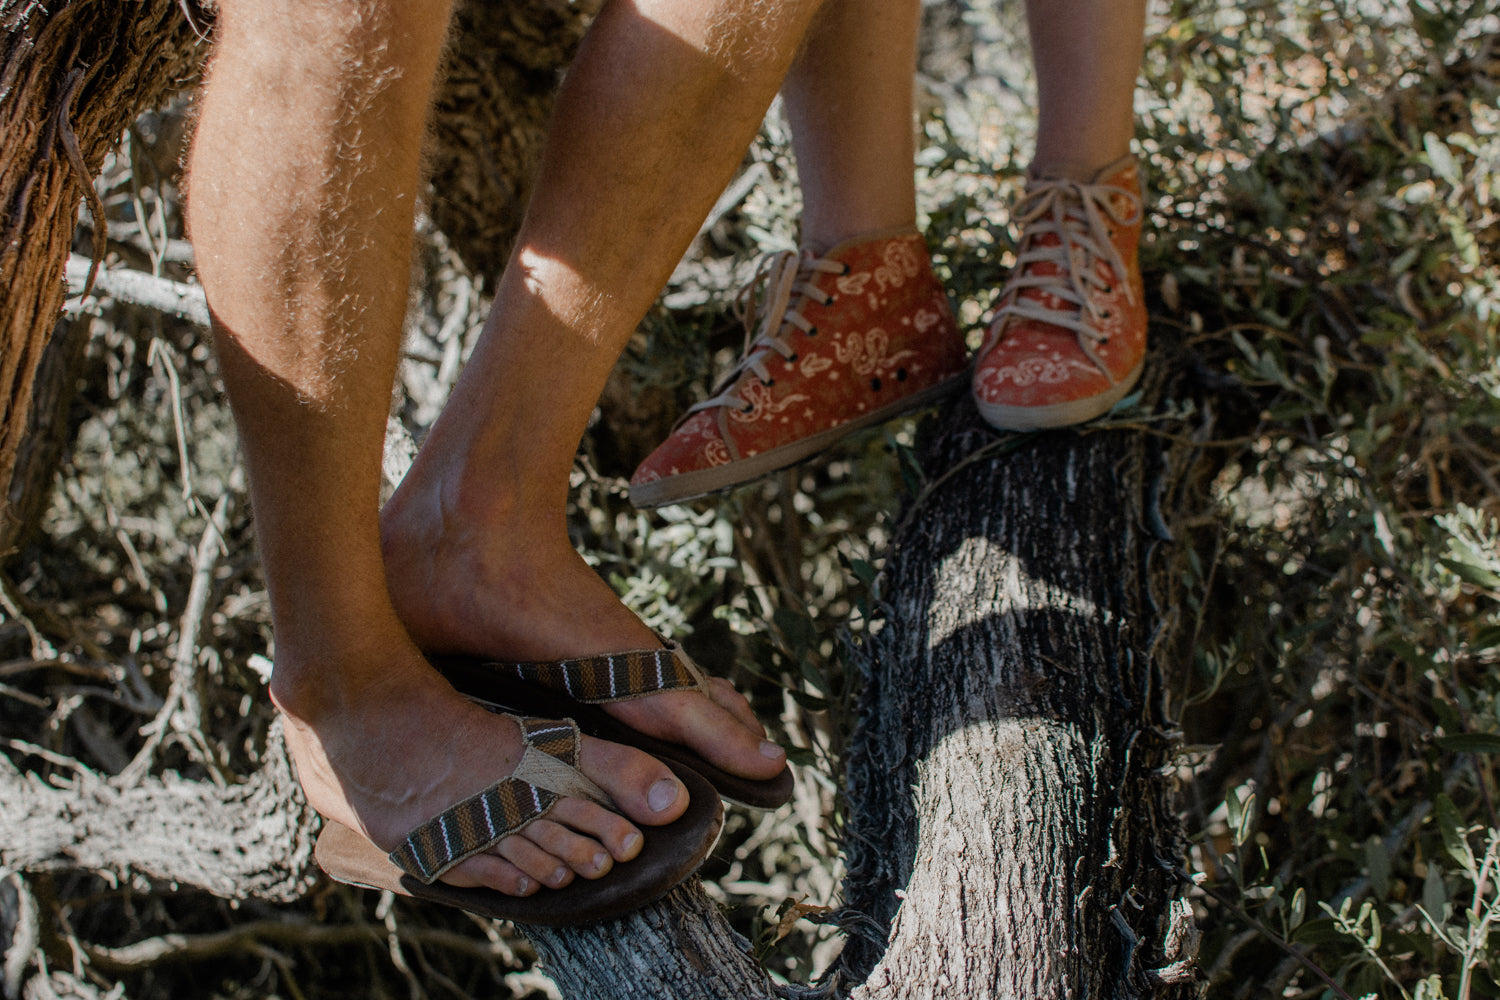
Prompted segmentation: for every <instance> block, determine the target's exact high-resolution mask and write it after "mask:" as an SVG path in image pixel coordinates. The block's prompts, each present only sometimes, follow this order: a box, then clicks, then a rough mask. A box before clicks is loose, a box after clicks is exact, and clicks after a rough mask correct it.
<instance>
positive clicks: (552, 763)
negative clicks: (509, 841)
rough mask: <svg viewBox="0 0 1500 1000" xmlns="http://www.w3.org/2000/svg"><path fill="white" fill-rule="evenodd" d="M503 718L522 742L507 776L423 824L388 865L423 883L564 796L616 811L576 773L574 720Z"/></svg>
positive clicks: (547, 809)
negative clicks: (514, 726)
mask: <svg viewBox="0 0 1500 1000" xmlns="http://www.w3.org/2000/svg"><path fill="white" fill-rule="evenodd" d="M506 718H508V719H512V720H514V721H515V722H516V723H517V724H519V725H520V727H521V736H522V738H523V739H524V740H525V742H526V749H525V752H524V753H523V754H522V755H521V761H520V763H519V764H517V765H516V768H515V770H514V771H512V772H511V774H510V776H509V777H507V778H502V779H500V780H499V781H497V782H495V783H494V784H493V785H491V786H489V787H488V788H486V789H484V790H483V791H481V792H477V793H475V794H474V795H471V796H469V797H468V798H466V799H464V800H463V801H462V802H459V803H457V804H456V805H453V806H450V807H449V808H447V809H445V810H444V811H443V812H441V813H439V814H438V815H437V816H434V817H433V818H432V819H430V820H427V821H426V822H425V823H423V824H422V825H421V826H418V827H417V828H416V829H415V830H413V831H412V832H411V833H410V834H408V835H407V837H406V839H405V840H404V841H402V842H401V845H400V846H399V847H397V848H396V849H395V850H394V851H392V852H391V853H390V860H391V863H392V864H394V865H395V866H396V867H397V868H400V869H401V870H402V871H404V872H406V873H407V874H408V875H410V876H412V877H413V878H415V879H418V880H419V881H421V882H422V883H423V884H424V885H431V884H432V883H433V882H435V881H437V880H438V878H440V877H441V876H442V874H443V873H444V872H446V871H447V870H448V869H450V868H452V867H453V866H454V865H456V864H458V863H459V862H461V861H464V860H466V859H467V858H471V857H473V856H474V855H476V854H479V853H481V852H483V851H486V850H488V849H489V848H490V847H492V846H494V845H495V844H497V843H499V842H500V841H502V840H504V839H505V838H506V837H509V836H511V835H512V834H516V833H520V832H521V831H522V830H524V829H525V828H526V827H527V826H528V825H530V824H531V823H534V822H536V821H537V820H538V819H541V818H542V817H543V816H545V815H547V813H548V812H550V811H551V810H552V807H553V806H554V805H556V804H557V802H558V801H559V800H560V799H562V798H564V797H566V796H574V797H578V798H586V799H590V800H592V801H594V802H597V803H599V804H600V805H602V806H604V807H605V808H607V809H611V810H614V809H615V808H616V807H615V804H614V802H612V801H611V800H610V797H609V796H608V795H607V794H606V793H605V792H604V790H603V789H601V788H600V787H599V786H598V785H596V784H594V783H593V782H592V781H590V780H589V779H588V778H587V777H585V776H584V775H583V774H582V773H581V772H580V771H578V769H577V767H578V746H579V736H578V726H577V725H576V724H575V723H574V722H573V720H572V719H563V720H561V721H554V720H551V719H521V718H517V717H516V716H513V715H508V716H506Z"/></svg>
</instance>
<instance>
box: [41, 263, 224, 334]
mask: <svg viewBox="0 0 1500 1000" xmlns="http://www.w3.org/2000/svg"><path fill="white" fill-rule="evenodd" d="M92 266H93V265H92V262H91V261H90V260H89V259H88V258H87V257H82V256H80V255H78V254H76V253H75V254H69V255H68V265H67V270H66V276H67V279H68V294H69V295H70V296H82V297H79V298H70V299H69V300H68V302H67V304H66V305H64V306H63V311H64V312H68V313H71V314H73V315H79V314H82V313H86V312H93V311H95V310H97V309H98V308H99V303H98V300H99V299H102V298H111V299H114V300H115V301H116V302H128V303H130V304H131V305H135V306H142V307H144V308H146V309H155V310H156V311H157V312H160V313H164V314H166V315H168V316H176V317H177V318H178V319H185V320H187V321H188V322H190V323H196V324H197V325H198V326H201V327H204V328H207V327H208V299H207V298H206V297H205V296H204V294H203V289H202V288H201V287H199V286H198V285H187V284H184V283H182V282H180V281H172V280H171V279H169V278H158V277H155V276H153V275H150V274H147V273H146V272H144V271H134V270H131V269H130V268H126V267H116V268H107V269H102V270H100V271H99V273H98V274H97V276H96V277H95V278H94V285H93V291H92V294H91V295H83V294H82V293H83V291H84V289H85V288H86V287H87V282H88V276H89V269H90V267H92Z"/></svg>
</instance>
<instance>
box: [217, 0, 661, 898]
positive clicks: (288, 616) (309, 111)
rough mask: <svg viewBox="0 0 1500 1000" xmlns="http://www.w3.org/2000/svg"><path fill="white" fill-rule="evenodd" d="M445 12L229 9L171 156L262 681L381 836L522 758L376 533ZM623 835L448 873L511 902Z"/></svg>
mask: <svg viewBox="0 0 1500 1000" xmlns="http://www.w3.org/2000/svg"><path fill="white" fill-rule="evenodd" d="M447 17H448V9H447V4H446V2H444V0H431V2H425V3H384V2H376V0H358V2H311V0H228V2H225V3H224V4H222V5H221V8H220V19H219V24H218V29H217V30H218V32H219V42H218V53H217V56H216V58H215V62H214V65H213V68H212V72H211V74H210V78H209V83H208V86H207V90H206V94H205V97H204V103H203V109H202V115H201V121H200V125H199V130H198V135H197V140H196V143H195V147H194V151H193V158H192V186H191V195H192V198H191V203H190V207H191V222H192V226H193V236H194V239H195V242H196V245H197V250H198V261H199V269H200V272H201V274H202V277H203V281H204V284H205V285H206V286H207V288H208V290H209V298H210V302H211V303H212V305H213V310H214V316H215V334H216V338H217V341H218V346H219V351H220V358H221V362H222V366H223V369H224V378H225V383H226V386H227V388H228V391H229V395H230V399H231V402H232V403H233V406H234V410H235V415H236V418H237V420H238V423H239V427H240V431H241V436H242V440H243V446H244V449H245V457H246V462H247V464H248V467H249V471H250V481H251V498H252V502H253V504H254V508H255V513H256V526H257V532H258V536H259V542H260V548H261V552H262V556H263V558H264V562H265V569H266V576H267V580H268V583H269V588H270V595H271V603H272V611H273V614H274V617H275V624H276V642H277V649H276V670H275V675H274V677H273V678H272V682H271V694H272V697H273V699H274V700H275V701H276V703H277V705H278V707H279V708H280V709H281V711H282V713H283V715H284V717H285V720H286V731H287V739H288V744H289V746H290V748H291V751H292V754H293V756H294V758H295V760H296V764H297V768H298V775H299V778H300V780H301V782H302V784H303V788H304V789H305V790H306V792H307V795H308V798H309V800H310V801H311V803H312V804H313V806H314V807H315V808H316V809H318V811H319V812H321V813H323V814H324V815H325V816H328V817H329V818H331V819H334V820H337V821H338V822H340V823H343V824H345V825H347V826H349V827H351V828H353V829H356V830H358V831H361V832H362V833H364V834H365V835H366V836H368V837H369V838H370V839H371V840H373V841H374V842H375V843H376V844H378V845H380V846H381V847H383V848H386V849H390V848H392V847H394V846H395V845H396V844H397V843H398V842H399V841H400V840H401V838H402V837H403V836H404V835H405V834H406V833H407V832H408V831H409V830H410V829H411V828H413V827H415V826H416V825H417V824H418V823H420V822H422V821H423V820H426V819H428V818H430V817H432V816H434V815H436V814H437V813H439V812H441V811H442V810H443V809H444V808H446V807H447V806H449V805H451V804H453V803H454V802H455V801H457V800H459V799H460V798H462V797H464V796H466V795H468V794H471V793H473V792H476V791H478V790H479V789H481V788H483V787H485V786H486V785H488V784H490V783H492V782H493V781H495V780H497V779H499V778H501V777H504V776H505V775H506V774H508V773H509V772H510V771H511V770H512V769H513V767H514V766H515V764H516V761H517V760H518V759H519V754H520V750H521V740H520V736H519V733H518V731H517V730H516V727H515V726H514V724H512V723H510V722H507V721H505V720H503V719H501V718H499V717H496V716H491V715H489V714H488V713H486V712H483V711H481V710H479V709H477V708H474V707H473V706H472V705H470V704H469V703H468V702H467V701H465V700H464V699H462V698H460V697H459V696H457V695H456V694H455V693H454V692H453V690H452V689H451V688H450V687H448V686H447V684H446V683H444V682H443V681H442V680H441V678H439V677H438V675H437V674H436V673H435V672H433V671H432V670H431V668H430V667H428V665H427V664H426V663H425V661H424V660H423V659H422V657H421V656H420V654H419V653H418V651H417V649H416V647H415V646H414V645H413V644H412V643H411V641H410V640H409V639H408V638H407V634H406V631H405V630H404V628H403V627H402V625H401V624H400V623H399V621H398V620H397V618H396V615H395V613H394V611H393V609H392V607H391V603H390V599H389V597H388V594H387V587H386V580H385V572H384V569H383V566H382V560H381V552H380V545H379V527H378V520H377V503H378V500H377V489H378V483H379V463H380V453H381V439H382V434H383V430H384V425H385V415H386V412H387V409H388V405H389V400H390V393H391V386H392V382H393V378H394V374H395V366H396V360H397V351H398V347H399V342H400V335H401V320H402V315H403V312H404V309H405V304H406V292H405V289H406V284H407V275H408V270H407V269H408V263H409V254H410V244H411V230H412V216H413V204H414V200H415V193H416V187H417V182H418V174H419V150H418V148H417V142H416V141H415V139H414V137H417V136H420V135H421V133H422V127H423V123H424V119H425V115H426V108H427V101H428V94H429V90H430V88H431V85H432V76H433V72H434V67H435V66H436V63H437V59H438V56H439V53H440V51H441V46H442V41H443V36H444V33H445V30H446V23H447ZM583 765H584V770H585V771H586V772H588V773H590V775H591V776H592V777H593V778H594V779H595V781H597V782H598V783H599V784H600V785H602V786H603V787H604V788H605V789H606V790H607V791H608V792H609V793H610V794H611V795H612V796H613V797H614V798H615V799H616V800H617V801H618V802H619V803H620V805H621V808H622V811H623V812H624V813H625V814H626V815H627V816H628V817H629V818H630V820H634V821H635V822H636V823H646V824H656V823H663V822H667V821H669V820H670V819H672V818H675V817H676V816H677V815H680V814H681V812H682V810H683V809H684V808H685V806H686V801H685V800H686V795H685V794H684V792H683V789H682V787H681V785H680V784H679V783H678V782H677V781H676V780H675V779H674V778H673V777H671V775H670V772H668V771H666V769H665V768H663V767H662V765H661V764H659V763H658V762H656V761H655V760H653V759H652V758H649V757H646V756H644V755H641V754H638V753H635V752H633V751H630V750H627V749H625V748H623V747H616V746H613V745H610V744H605V743H599V742H597V741H587V742H586V743H585V744H584V753H583ZM553 820H555V821H553ZM639 845H640V837H639V832H638V831H637V830H636V828H635V827H634V826H633V825H632V824H631V822H629V821H627V820H626V819H625V818H622V817H621V816H618V815H614V814H612V813H609V812H606V811H605V810H603V809H601V808H599V807H597V806H594V805H592V804H589V803H586V802H582V801H579V800H575V799H568V800H565V801H564V802H562V803H560V804H559V805H558V807H557V808H556V809H555V810H554V812H553V813H552V819H550V820H546V821H541V822H538V823H535V824H533V825H532V826H531V827H528V828H527V830H526V831H525V832H524V833H522V834H520V835H517V836H513V837H510V838H507V839H506V840H504V841H502V842H501V843H500V844H499V845H497V846H496V848H495V849H494V851H493V852H492V853H489V854H485V855H481V856H479V857H476V858H474V859H471V860H469V861H467V862H465V863H464V864H463V865H461V866H459V867H457V868H455V869H453V871H452V872H451V873H450V874H449V876H448V877H447V881H450V882H454V883H456V884H486V885H490V886H493V887H495V888H497V889H500V890H502V891H506V892H510V893H514V894H525V893H527V892H529V891H534V890H535V889H536V888H537V887H538V885H539V884H545V885H561V884H565V883H566V882H567V881H570V880H571V879H572V877H573V875H574V873H578V874H583V875H586V876H597V875H598V874H602V872H603V871H604V870H606V869H607V868H608V867H609V866H610V865H611V864H612V863H613V861H615V860H621V861H623V860H626V859H628V858H630V857H633V856H634V854H635V853H638V851H639Z"/></svg>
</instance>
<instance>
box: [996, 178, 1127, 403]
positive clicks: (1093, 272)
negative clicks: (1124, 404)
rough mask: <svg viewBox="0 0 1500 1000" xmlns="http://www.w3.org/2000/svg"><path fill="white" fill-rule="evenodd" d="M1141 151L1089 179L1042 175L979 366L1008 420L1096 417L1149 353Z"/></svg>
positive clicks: (1026, 208)
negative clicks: (1141, 246) (1140, 255)
mask: <svg viewBox="0 0 1500 1000" xmlns="http://www.w3.org/2000/svg"><path fill="white" fill-rule="evenodd" d="M1140 191H1141V189H1140V177H1139V168H1138V167H1137V165H1136V161H1135V158H1134V157H1129V156H1127V157H1125V158H1124V159H1122V160H1117V161H1116V162H1114V163H1112V164H1110V165H1109V166H1107V167H1105V168H1104V169H1103V170H1101V171H1099V172H1098V173H1097V174H1095V175H1094V177H1093V179H1092V180H1090V181H1089V182H1088V183H1079V182H1077V181H1073V180H1067V179H1065V178H1057V177H1033V178H1032V179H1031V181H1030V182H1029V183H1028V184H1027V185H1026V194H1025V196H1024V197H1023V198H1022V199H1021V201H1020V203H1019V204H1018V205H1017V206H1016V213H1015V218H1016V222H1017V224H1018V225H1019V226H1020V227H1021V246H1020V250H1019V253H1018V255H1017V258H1016V267H1015V270H1014V271H1013V272H1012V273H1011V276H1010V280H1009V281H1008V282H1006V285H1005V289H1004V291H1003V292H1002V294H1001V297H1000V308H999V310H998V311H997V312H996V313H995V319H994V321H993V322H992V323H991V324H990V330H989V334H988V336H986V337H985V342H984V346H983V347H982V348H980V351H979V356H978V361H977V363H976V365H975V368H974V402H975V403H976V404H977V405H978V407H979V412H980V414H981V415H983V417H984V419H985V420H987V421H989V423H990V424H991V425H993V426H994V427H997V428H1000V429H1001V430H1029V429H1032V428H1039V427H1065V426H1067V425H1069V424H1077V423H1082V422H1083V421H1085V420H1092V419H1093V418H1094V417H1097V416H1099V415H1100V414H1102V413H1105V412H1106V411H1108V410H1109V408H1110V407H1111V406H1114V405H1115V403H1117V402H1119V401H1120V400H1121V399H1123V398H1124V396H1125V394H1126V393H1127V392H1129V391H1130V389H1131V387H1132V386H1133V385H1135V382H1136V379H1138V378H1139V377H1140V374H1141V364H1142V361H1143V360H1144V358H1145V356H1146V303H1145V292H1144V289H1143V287H1142V285H1141V269H1140V264H1139V262H1138V260H1137V253H1136V245H1137V244H1138V243H1139V242H1140V236H1141V215H1142V206H1141V193H1140Z"/></svg>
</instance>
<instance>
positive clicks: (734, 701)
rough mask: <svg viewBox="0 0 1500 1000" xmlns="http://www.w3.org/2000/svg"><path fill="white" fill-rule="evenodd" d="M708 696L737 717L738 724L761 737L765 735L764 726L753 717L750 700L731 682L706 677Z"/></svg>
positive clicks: (753, 711)
mask: <svg viewBox="0 0 1500 1000" xmlns="http://www.w3.org/2000/svg"><path fill="white" fill-rule="evenodd" d="M708 696H709V697H710V698H712V699H713V700H714V703H715V704H717V705H718V706H719V707H720V708H722V709H724V710H725V711H727V712H728V713H729V714H730V715H733V716H734V717H735V718H736V719H738V720H739V722H740V725H742V726H744V727H745V728H746V729H748V730H750V732H752V733H755V734H757V735H759V736H761V737H764V736H765V735H766V727H765V726H763V725H762V724H761V721H760V720H759V719H757V718H756V717H755V709H753V708H751V707H750V702H749V701H748V700H747V699H746V698H745V696H744V695H742V694H740V693H739V692H738V691H736V690H735V689H734V685H733V684H731V683H729V682H728V681H727V680H725V679H724V678H722V677H710V678H709V679H708Z"/></svg>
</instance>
